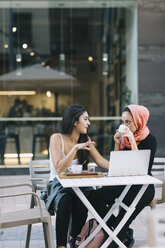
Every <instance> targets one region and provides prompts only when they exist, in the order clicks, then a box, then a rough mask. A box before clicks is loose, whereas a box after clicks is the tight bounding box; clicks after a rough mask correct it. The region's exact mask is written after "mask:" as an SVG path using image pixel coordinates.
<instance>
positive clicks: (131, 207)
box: [101, 185, 148, 248]
mask: <svg viewBox="0 0 165 248" xmlns="http://www.w3.org/2000/svg"><path fill="white" fill-rule="evenodd" d="M147 187H148V185H143V186H142V188H141V189H140V190H139V192H138V194H137V195H136V197H135V198H134V200H133V202H132V204H131V205H130V206H129V207H127V206H126V207H127V212H126V214H125V215H124V217H123V219H122V220H121V221H120V223H119V224H118V225H117V227H116V228H115V230H114V231H113V233H114V234H115V237H116V236H117V234H118V233H119V232H120V230H121V229H122V227H123V226H124V224H125V223H126V222H127V220H128V219H129V218H130V216H131V215H132V213H133V212H134V211H135V208H136V205H137V204H138V202H139V201H140V199H141V197H142V195H143V194H144V192H145V190H146V189H147ZM111 241H112V237H109V238H108V239H107V240H106V241H105V242H104V244H103V245H102V246H101V248H104V247H107V246H108V245H109V244H110V243H111ZM114 241H115V242H116V243H117V244H119V243H118V242H117V240H115V239H114ZM104 245H105V246H104ZM121 247H125V246H121Z"/></svg>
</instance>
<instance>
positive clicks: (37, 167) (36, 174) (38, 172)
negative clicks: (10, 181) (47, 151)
mask: <svg viewBox="0 0 165 248" xmlns="http://www.w3.org/2000/svg"><path fill="white" fill-rule="evenodd" d="M29 171H30V176H31V178H30V179H31V182H32V185H33V187H34V189H35V191H37V190H42V189H43V188H44V187H45V186H46V185H47V183H48V181H49V174H50V162H49V160H32V161H30V163H29Z"/></svg>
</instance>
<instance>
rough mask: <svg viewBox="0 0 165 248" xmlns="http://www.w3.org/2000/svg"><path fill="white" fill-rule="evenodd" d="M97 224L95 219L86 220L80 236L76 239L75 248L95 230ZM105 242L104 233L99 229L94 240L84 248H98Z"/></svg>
mask: <svg viewBox="0 0 165 248" xmlns="http://www.w3.org/2000/svg"><path fill="white" fill-rule="evenodd" d="M97 226H98V222H97V221H96V220H95V219H90V220H88V221H87V222H86V223H85V225H84V226H83V228H82V230H81V232H80V234H79V235H78V236H77V238H76V242H75V248H78V247H79V246H80V245H81V244H82V243H83V242H84V240H86V239H87V238H88V237H89V235H90V234H91V233H92V232H93V231H94V230H95V229H96V227H97ZM104 240H105V233H104V231H103V230H102V229H101V230H100V231H99V232H98V233H97V234H96V235H95V236H94V238H93V239H92V240H91V241H90V242H89V243H88V244H87V245H86V246H85V248H100V247H101V245H102V244H103V242H104Z"/></svg>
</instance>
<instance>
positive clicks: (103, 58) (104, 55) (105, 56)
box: [102, 53, 108, 62]
mask: <svg viewBox="0 0 165 248" xmlns="http://www.w3.org/2000/svg"><path fill="white" fill-rule="evenodd" d="M102 60H103V61H105V62H106V61H108V54H107V53H103V57H102Z"/></svg>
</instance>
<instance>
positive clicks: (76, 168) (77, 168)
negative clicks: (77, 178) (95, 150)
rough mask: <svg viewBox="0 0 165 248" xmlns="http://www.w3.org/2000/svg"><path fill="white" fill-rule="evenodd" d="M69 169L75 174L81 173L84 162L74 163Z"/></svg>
mask: <svg viewBox="0 0 165 248" xmlns="http://www.w3.org/2000/svg"><path fill="white" fill-rule="evenodd" d="M68 170H69V171H70V172H72V173H73V174H80V173H81V172H82V164H72V165H71V166H70V167H69V168H68Z"/></svg>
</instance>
